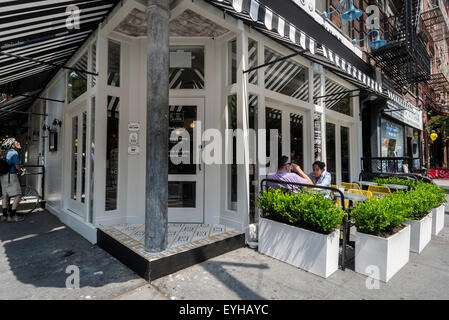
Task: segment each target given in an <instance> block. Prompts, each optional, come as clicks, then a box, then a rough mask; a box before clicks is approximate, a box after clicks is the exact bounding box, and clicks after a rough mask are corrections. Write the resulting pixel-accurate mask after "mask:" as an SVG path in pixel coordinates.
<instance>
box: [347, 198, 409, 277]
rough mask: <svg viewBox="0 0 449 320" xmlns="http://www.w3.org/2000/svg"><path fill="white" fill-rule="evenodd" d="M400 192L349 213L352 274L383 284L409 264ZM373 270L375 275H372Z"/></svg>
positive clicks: (375, 200)
mask: <svg viewBox="0 0 449 320" xmlns="http://www.w3.org/2000/svg"><path fill="white" fill-rule="evenodd" d="M407 206H408V205H407V203H406V198H405V192H404V191H398V192H395V193H393V194H392V195H390V196H388V197H382V198H378V197H374V198H371V199H368V200H366V201H364V202H361V203H358V204H356V206H355V209H354V210H353V211H352V214H351V216H352V219H353V220H354V222H355V226H356V227H357V231H356V233H355V271H356V272H358V273H361V274H364V275H367V276H371V277H374V278H376V279H378V280H381V281H385V282H387V281H388V280H390V279H391V277H392V276H393V275H394V274H396V273H397V272H398V271H399V270H400V269H401V268H402V267H403V266H404V265H405V264H407V262H408V260H409V249H410V226H407V225H403V222H404V220H406V219H407V216H408V213H407ZM373 266H374V267H376V268H377V272H374V273H372V272H373Z"/></svg>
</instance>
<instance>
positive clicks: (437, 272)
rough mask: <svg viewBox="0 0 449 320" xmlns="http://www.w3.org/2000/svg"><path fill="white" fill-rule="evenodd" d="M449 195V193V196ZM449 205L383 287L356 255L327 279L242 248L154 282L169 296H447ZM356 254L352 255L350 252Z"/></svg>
mask: <svg viewBox="0 0 449 320" xmlns="http://www.w3.org/2000/svg"><path fill="white" fill-rule="evenodd" d="M448 200H449V195H448ZM448 208H449V206H448V205H446V216H445V217H446V221H445V222H446V223H445V228H444V229H443V230H442V231H441V232H440V234H439V235H438V236H432V241H431V242H430V243H429V244H428V245H427V247H426V248H425V249H424V250H423V252H422V253H421V254H416V253H410V261H409V263H408V264H407V265H406V266H405V267H404V268H402V269H401V270H400V271H399V272H398V273H397V274H396V275H395V276H394V277H393V278H392V279H391V280H390V281H389V282H388V283H382V282H380V286H379V289H368V286H367V283H369V284H370V283H371V282H370V280H369V279H368V278H367V277H365V276H363V275H360V274H358V273H355V272H354V259H353V258H352V261H349V265H350V266H349V268H347V269H346V270H345V271H342V270H337V271H336V272H335V273H334V274H333V275H331V276H330V277H329V278H327V279H323V278H320V277H318V276H316V275H314V274H311V273H308V272H305V271H302V270H300V269H297V268H295V267H293V266H291V265H288V264H286V263H283V262H281V261H278V260H275V259H273V258H270V257H268V256H264V255H262V254H259V253H258V252H257V251H256V250H253V249H250V248H242V249H238V250H235V251H232V252H230V253H227V254H224V255H222V256H219V257H217V258H214V259H211V260H208V261H205V262H203V263H200V264H198V265H195V266H192V267H190V268H187V269H184V270H181V271H179V272H177V273H175V274H172V275H169V276H167V277H164V278H161V279H158V280H156V281H153V282H152V283H151V285H152V286H153V287H155V288H158V290H160V291H161V292H163V293H164V294H165V295H167V296H169V297H170V299H224V300H234V299H283V300H290V299H293V300H303V299H326V300H328V299H332V300H339V299H396V300H402V299H407V300H410V299H419V300H423V299H438V300H439V299H449V289H448V288H449V212H448ZM352 256H353V254H352Z"/></svg>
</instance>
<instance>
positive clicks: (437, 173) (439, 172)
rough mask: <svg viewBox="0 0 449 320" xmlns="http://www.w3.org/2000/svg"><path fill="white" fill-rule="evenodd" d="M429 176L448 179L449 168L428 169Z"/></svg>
mask: <svg viewBox="0 0 449 320" xmlns="http://www.w3.org/2000/svg"><path fill="white" fill-rule="evenodd" d="M428 174H429V178H437V179H449V169H429V172H428Z"/></svg>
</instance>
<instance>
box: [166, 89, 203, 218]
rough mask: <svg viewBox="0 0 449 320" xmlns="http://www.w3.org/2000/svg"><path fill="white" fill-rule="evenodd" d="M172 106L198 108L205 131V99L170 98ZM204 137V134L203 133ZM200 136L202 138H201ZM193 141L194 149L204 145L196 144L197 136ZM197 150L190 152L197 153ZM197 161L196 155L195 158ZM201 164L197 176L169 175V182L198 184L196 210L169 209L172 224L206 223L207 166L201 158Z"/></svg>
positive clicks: (198, 116)
mask: <svg viewBox="0 0 449 320" xmlns="http://www.w3.org/2000/svg"><path fill="white" fill-rule="evenodd" d="M169 105H170V106H173V105H175V106H197V121H201V125H202V128H201V129H202V130H204V119H205V110H204V109H205V108H204V105H205V103H204V98H189V97H185V98H179V97H177V98H174V97H171V98H170V102H169ZM201 135H202V132H201ZM201 135H200V137H201ZM191 138H192V139H194V140H193V148H195V147H196V146H197V145H201V146H202V145H203V144H202V142H201V143H200V144H199V143H198V144H197V143H196V138H197V137H196V136H195V135H194V136H193V137H191ZM195 151H196V150H190V152H195ZM193 159H194V160H195V154H194V158H193ZM199 160H200V163H199V164H196V175H195V176H193V175H169V176H168V181H169V182H170V181H195V182H196V191H195V195H196V201H195V202H196V207H195V208H169V209H168V221H169V222H170V223H175V222H178V223H181V222H182V223H203V222H204V179H205V174H204V173H205V166H204V164H202V163H201V157H199Z"/></svg>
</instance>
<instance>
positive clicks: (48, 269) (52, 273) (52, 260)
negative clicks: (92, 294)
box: [0, 210, 139, 298]
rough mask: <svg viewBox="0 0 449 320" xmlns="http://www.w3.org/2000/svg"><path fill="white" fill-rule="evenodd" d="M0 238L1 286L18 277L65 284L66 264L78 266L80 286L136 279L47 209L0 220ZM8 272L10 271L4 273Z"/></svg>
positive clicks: (35, 283) (13, 283) (41, 283)
mask: <svg viewBox="0 0 449 320" xmlns="http://www.w3.org/2000/svg"><path fill="white" fill-rule="evenodd" d="M0 241H1V242H0V274H2V275H3V277H2V287H3V289H5V288H8V285H11V286H17V281H18V282H20V283H21V284H29V285H33V286H35V287H52V288H66V280H67V278H68V277H69V276H70V275H71V274H70V272H69V273H66V269H67V267H68V266H77V267H78V268H79V270H80V272H79V274H80V288H83V287H102V286H105V285H107V284H109V283H121V282H127V281H129V280H133V279H139V277H138V276H137V275H136V274H135V273H134V272H132V271H131V270H129V269H128V268H126V267H125V266H124V265H122V264H121V263H120V262H118V261H117V260H115V258H113V257H112V256H110V255H109V254H108V253H106V252H105V251H103V250H102V249H101V248H99V247H97V246H96V245H92V244H91V243H90V242H88V241H87V240H85V239H84V238H82V237H81V236H80V235H79V234H77V233H76V232H74V231H73V230H71V229H70V228H69V227H67V226H65V225H64V224H62V223H61V222H60V221H59V219H58V218H56V217H55V216H53V215H52V214H50V213H48V212H47V211H42V210H41V211H38V212H36V213H33V214H31V215H28V216H26V220H25V221H23V222H18V223H0ZM10 272H11V273H12V275H7V274H8V273H10ZM13 288H14V287H13ZM15 289H17V288H15ZM0 291H2V290H0ZM4 292H5V291H4ZM0 293H1V292H0ZM12 296H13V294H12ZM9 297H10V296H9V294H8V297H7V298H9ZM55 298H57V297H55Z"/></svg>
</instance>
